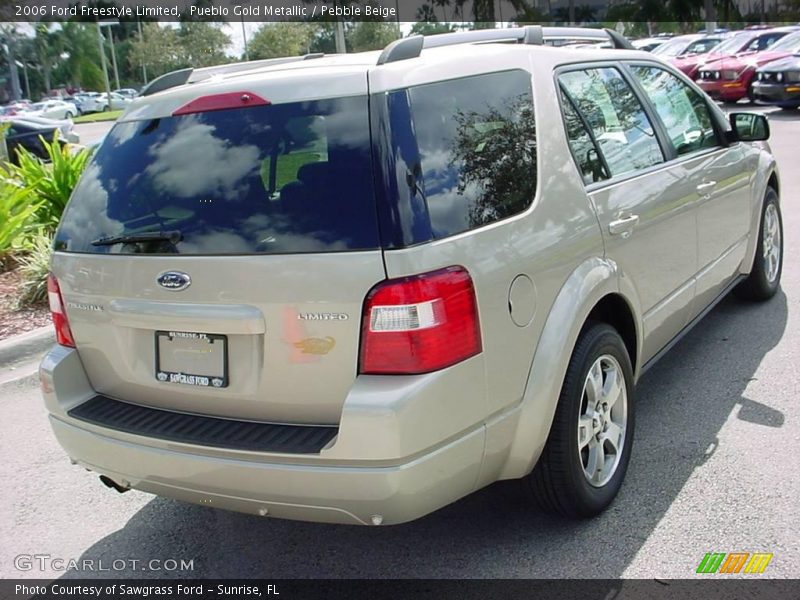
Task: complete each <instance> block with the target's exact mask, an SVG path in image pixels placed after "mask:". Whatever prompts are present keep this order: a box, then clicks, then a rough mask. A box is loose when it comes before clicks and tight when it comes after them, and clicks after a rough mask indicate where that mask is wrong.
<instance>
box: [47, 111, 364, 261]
mask: <svg viewBox="0 0 800 600" xmlns="http://www.w3.org/2000/svg"><path fill="white" fill-rule="evenodd" d="M371 169H372V167H371V158H370V138H369V115H368V107H367V99H366V97H351V98H340V99H330V100H324V101H315V102H302V103H292V104H280V105H274V106H262V107H252V108H246V109H234V110H222V111H214V112H207V113H197V114H189V115H184V116H178V117H168V118H162V119H153V120H146V121H136V122H128V123H120V124H117V125H116V126H115V127H114V128H113V129H112V130H111V132H110V133H109V135H108V138H107V139H106V140H105V141H104V142H103V144H102V146H101V147H100V149H99V150H98V152H97V154H96V156H95V157H94V159H93V160H92V162H91V163H90V165H89V166H88V167H87V169H86V172H85V173H84V175H83V177H82V178H81V181H80V183H79V184H78V186H77V188H76V190H75V193H74V195H73V198H72V201H71V202H70V204H69V206H68V207H67V209H66V211H65V212H64V217H63V219H62V223H61V226H60V228H59V231H58V233H57V236H56V249H57V250H65V251H71V252H92V253H122V254H134V253H153V254H170V253H179V254H195V255H197V254H201V255H202V254H215V255H224V254H280V253H302V252H337V251H348V250H349V251H353V250H367V249H375V248H378V247H379V245H380V243H379V236H378V227H377V222H376V209H375V200H374V189H373V182H372V171H371ZM158 232H169V233H172V235H170V236H164V237H167V238H170V239H145V240H136V236H142V235H144V237H145V238H146V237H147V236H148V235H150V236H152V235H153V234H154V233H155V234H158ZM174 232H180V236H179V237H180V239H179V241H177V237H176V236H175V235H174ZM115 236H123V237H127V238H128V239H131V238H133V239H134V240H135V241H127V242H123V243H107V242H108V241H109V240H108V238H113V237H115ZM103 238H106V240H105V242H106V243H102V240H103ZM93 242H94V243H93ZM98 242H100V243H98Z"/></svg>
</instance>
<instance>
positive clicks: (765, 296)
mask: <svg viewBox="0 0 800 600" xmlns="http://www.w3.org/2000/svg"><path fill="white" fill-rule="evenodd" d="M771 206H772V207H774V210H775V211H776V212H775V213H774V214H776V215H777V219H778V225H777V226H778V235H779V243H780V257H779V259H778V270H777V275H776V276H775V277H774V279H772V280H770V279H769V276H768V273H767V262H766V261H765V260H764V220H765V219H764V217H765V215H766V214H767V211H768V210H772V209H770V208H769V207H771ZM782 272H783V218H782V217H781V207H780V204H779V202H778V193H777V192H776V191H775V190H774V189H772V188H771V187H768V188H767V193H766V194H764V205H763V206H762V208H761V222H760V224H759V227H758V240H757V241H756V254H755V256H754V257H753V267H752V269H751V270H750V275H748V276H747V279H745V280H744V281H742V283H740V284H739V285H738V286H736V289H735V290H734V291H735V293H736V295H737V296H738V297H739V298H742V299H744V300H752V301H757V302H763V301H764V300H769V299H770V298H772V297H773V296H774V295H775V294H776V293H777V291H778V288H780V286H781V273H782Z"/></svg>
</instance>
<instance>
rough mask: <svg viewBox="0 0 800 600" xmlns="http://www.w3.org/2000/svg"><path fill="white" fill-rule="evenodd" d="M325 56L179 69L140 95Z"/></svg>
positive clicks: (155, 82) (272, 59)
mask: <svg viewBox="0 0 800 600" xmlns="http://www.w3.org/2000/svg"><path fill="white" fill-rule="evenodd" d="M323 56H325V55H324V54H322V53H317V54H305V55H303V56H288V57H285V58H267V59H265V60H251V61H248V62H236V63H228V64H225V65H217V66H215V67H203V68H201V69H192V68H188V69H180V70H178V71H172V72H171V73H167V74H166V75H162V76H161V77H158V78H156V79H154V80H153V81H151V82H150V83H149V84H148V85H147V86H146V87H145V88H144V89H143V90H142V93H141V95H142V96H151V95H153V94H157V93H158V92H163V91H164V90H168V89H170V88H174V87H178V86H179V85H185V84H187V83H197V82H199V81H203V80H205V79H208V78H210V77H213V76H214V75H228V74H231V73H244V72H246V71H252V70H254V69H260V68H262V67H270V66H274V65H280V64H284V63H293V62H299V61H303V60H312V59H314V58H322V57H323Z"/></svg>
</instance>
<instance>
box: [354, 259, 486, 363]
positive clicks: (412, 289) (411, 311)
mask: <svg viewBox="0 0 800 600" xmlns="http://www.w3.org/2000/svg"><path fill="white" fill-rule="evenodd" d="M480 351H481V332H480V323H479V321H478V304H477V301H476V299H475V288H474V287H473V285H472V278H471V277H470V276H469V273H468V272H467V270H466V269H465V268H464V267H447V268H446V269H441V270H438V271H432V272H430V273H424V274H422V275H414V276H412V277H404V278H401V279H391V280H389V281H385V282H382V283H379V284H378V285H376V286H375V287H374V288H372V290H371V291H370V292H369V294H367V299H366V302H365V305H364V316H363V322H362V326H361V364H360V368H359V371H360V372H361V373H364V374H372V375H378V374H414V373H428V372H430V371H437V370H439V369H443V368H445V367H449V366H450V365H454V364H456V363H458V362H461V361H462V360H465V359H467V358H469V357H471V356H475V355H476V354H478V353H480Z"/></svg>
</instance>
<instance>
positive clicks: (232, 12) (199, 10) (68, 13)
mask: <svg viewBox="0 0 800 600" xmlns="http://www.w3.org/2000/svg"><path fill="white" fill-rule="evenodd" d="M184 12H185V13H188V14H187V15H186V16H189V17H196V18H216V17H230V16H233V17H264V18H270V17H277V18H309V17H310V18H314V17H343V18H351V19H359V18H368V17H373V18H374V17H378V18H383V19H388V18H396V17H397V10H396V9H395V8H394V7H391V8H387V7H382V6H371V5H369V4H366V5H364V6H334V5H332V6H327V5H322V6H305V5H303V4H297V5H295V6H272V5H269V4H265V5H259V4H248V5H235V6H233V7H231V8H228V7H225V6H194V5H192V6H190V7H188V9H185V10H184ZM14 13H15V15H16V16H17V17H57V18H65V19H66V18H70V17H82V18H89V19H120V18H128V17H179V16H181V12H180V10H179V8H178V6H167V5H162V6H135V7H130V6H78V5H72V6H55V5H49V6H48V5H45V4H39V5H25V6H22V5H16V6H15V7H14Z"/></svg>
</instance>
